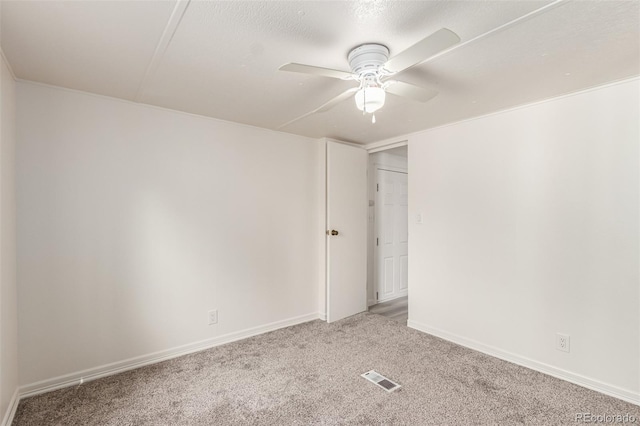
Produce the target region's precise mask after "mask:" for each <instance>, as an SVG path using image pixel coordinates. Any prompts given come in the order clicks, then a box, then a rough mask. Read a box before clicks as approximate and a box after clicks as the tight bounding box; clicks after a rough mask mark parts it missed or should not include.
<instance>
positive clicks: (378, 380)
mask: <svg viewBox="0 0 640 426" xmlns="http://www.w3.org/2000/svg"><path fill="white" fill-rule="evenodd" d="M360 376H362V377H364V378H365V379H367V380H369V381H370V382H372V383H375V384H376V385H378V386H380V387H381V388H382V389H384V390H386V391H387V392H393V391H394V390H397V389H400V388H401V386H400V385H399V384H397V383H396V382H393V381H391V380H389V379H387V378H386V377H384V376H383V375H382V374H379V373H376V371H375V370H371V371H367V372H366V373H364V374H361V375H360Z"/></svg>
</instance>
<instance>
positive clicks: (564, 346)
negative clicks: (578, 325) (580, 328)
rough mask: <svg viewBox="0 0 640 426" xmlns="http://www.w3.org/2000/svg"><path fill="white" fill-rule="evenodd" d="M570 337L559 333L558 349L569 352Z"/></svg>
mask: <svg viewBox="0 0 640 426" xmlns="http://www.w3.org/2000/svg"><path fill="white" fill-rule="evenodd" d="M569 339H570V337H569V335H568V334H562V333H557V334H556V349H557V350H559V351H562V352H569Z"/></svg>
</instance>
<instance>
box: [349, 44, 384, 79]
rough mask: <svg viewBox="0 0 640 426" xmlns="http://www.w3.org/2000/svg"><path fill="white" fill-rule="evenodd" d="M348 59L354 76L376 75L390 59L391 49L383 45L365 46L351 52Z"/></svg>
mask: <svg viewBox="0 0 640 426" xmlns="http://www.w3.org/2000/svg"><path fill="white" fill-rule="evenodd" d="M347 59H348V60H349V65H350V66H351V71H352V72H353V73H354V74H357V75H361V74H363V73H366V74H369V73H375V72H376V71H377V70H378V68H379V67H380V66H381V65H383V64H384V63H385V62H387V60H388V59H389V49H387V47H386V46H383V45H381V44H363V45H361V46H358V47H356V48H354V49H353V50H351V52H349V56H347Z"/></svg>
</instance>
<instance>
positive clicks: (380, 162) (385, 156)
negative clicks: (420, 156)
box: [367, 148, 407, 306]
mask: <svg viewBox="0 0 640 426" xmlns="http://www.w3.org/2000/svg"><path fill="white" fill-rule="evenodd" d="M394 151H404V149H402V148H401V149H397V148H396V149H395V150H391V152H394ZM378 166H382V167H391V168H394V169H399V170H407V157H406V155H396V154H392V153H390V152H389V151H381V152H375V153H373V154H369V164H368V167H369V170H368V174H367V176H368V179H367V180H368V191H369V222H368V228H367V240H368V241H367V303H368V305H369V306H371V305H374V304H376V303H377V302H376V289H375V285H374V284H375V283H374V269H373V268H374V250H375V249H374V246H375V240H376V236H375V212H376V207H375V199H376V181H377V176H376V175H377V173H376V170H377V167H378ZM372 203H373V205H372Z"/></svg>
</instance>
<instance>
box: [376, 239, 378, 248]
mask: <svg viewBox="0 0 640 426" xmlns="http://www.w3.org/2000/svg"><path fill="white" fill-rule="evenodd" d="M377 245H378V238H376V246H377Z"/></svg>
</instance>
